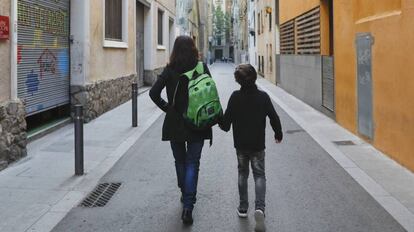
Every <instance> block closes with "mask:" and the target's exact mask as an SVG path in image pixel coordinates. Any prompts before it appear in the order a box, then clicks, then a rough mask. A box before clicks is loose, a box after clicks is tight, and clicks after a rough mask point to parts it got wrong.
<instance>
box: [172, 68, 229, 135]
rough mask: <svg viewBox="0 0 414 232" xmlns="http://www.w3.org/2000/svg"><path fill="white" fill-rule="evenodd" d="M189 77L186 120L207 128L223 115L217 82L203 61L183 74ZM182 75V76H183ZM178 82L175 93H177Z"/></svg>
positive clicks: (192, 125) (199, 127)
mask: <svg viewBox="0 0 414 232" xmlns="http://www.w3.org/2000/svg"><path fill="white" fill-rule="evenodd" d="M181 76H182V77H184V78H188V80H189V82H188V105H187V108H186V110H185V112H184V113H183V117H184V120H185V121H186V122H187V124H189V126H190V127H192V128H193V129H201V130H202V129H207V128H210V127H212V126H214V125H215V124H217V122H218V120H219V119H220V117H221V116H222V115H223V110H222V107H221V104H220V98H219V95H218V91H217V87H216V83H215V82H214V80H213V78H212V77H211V76H210V75H209V74H207V73H205V70H204V64H203V62H198V64H197V66H196V67H195V68H194V69H193V70H190V71H188V72H186V73H184V74H182V75H181ZM182 77H180V78H182ZM179 83H180V82H178V84H177V87H176V90H175V94H174V102H175V95H176V94H177V89H178V85H179Z"/></svg>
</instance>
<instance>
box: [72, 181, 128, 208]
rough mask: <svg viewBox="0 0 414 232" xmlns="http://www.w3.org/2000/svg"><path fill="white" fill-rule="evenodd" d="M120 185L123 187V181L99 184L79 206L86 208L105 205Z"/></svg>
mask: <svg viewBox="0 0 414 232" xmlns="http://www.w3.org/2000/svg"><path fill="white" fill-rule="evenodd" d="M119 187H121V183H102V184H99V185H98V186H97V187H96V188H95V189H94V190H93V191H92V192H91V193H90V194H89V196H88V197H86V198H85V199H84V200H83V201H82V203H81V204H80V205H79V206H81V207H86V208H93V207H104V206H105V205H106V204H107V203H108V202H109V200H111V198H112V196H113V195H114V194H115V193H116V191H118V189H119Z"/></svg>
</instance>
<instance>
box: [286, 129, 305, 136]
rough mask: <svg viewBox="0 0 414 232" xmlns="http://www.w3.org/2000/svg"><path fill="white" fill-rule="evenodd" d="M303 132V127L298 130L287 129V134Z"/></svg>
mask: <svg viewBox="0 0 414 232" xmlns="http://www.w3.org/2000/svg"><path fill="white" fill-rule="evenodd" d="M302 132H305V130H303V129H298V130H287V131H286V134H291V135H292V134H296V133H302Z"/></svg>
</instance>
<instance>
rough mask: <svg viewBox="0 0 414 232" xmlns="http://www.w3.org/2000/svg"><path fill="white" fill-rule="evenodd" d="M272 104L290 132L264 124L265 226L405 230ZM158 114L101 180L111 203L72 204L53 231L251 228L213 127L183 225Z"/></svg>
mask: <svg viewBox="0 0 414 232" xmlns="http://www.w3.org/2000/svg"><path fill="white" fill-rule="evenodd" d="M232 72H233V67H232V66H231V65H228V64H216V65H215V66H214V67H213V69H212V73H213V76H214V77H215V78H216V79H217V83H218V86H219V91H220V94H221V96H222V101H223V102H227V100H228V97H229V96H230V94H231V92H232V91H233V90H235V89H237V88H238V86H237V84H236V83H234V81H233V77H232ZM224 105H226V104H224ZM275 107H276V109H277V112H278V113H279V116H280V117H281V120H282V125H283V130H284V131H291V130H295V131H296V132H295V133H293V134H287V133H285V140H284V141H283V143H282V144H280V145H278V144H275V143H274V142H273V140H272V138H273V133H272V131H271V129H270V126H268V127H267V128H268V129H267V139H268V141H267V150H266V175H267V199H266V200H267V202H266V203H267V208H266V214H267V215H266V224H267V231H270V232H276V231H281V232H299V231H304V232H305V231H306V232H312V231H315V232H325V231H326V232H342V231H344V232H348V231H349V232H365V231H367V232H368V231H373V232H374V231H375V232H386V231H390V232H399V231H405V230H404V229H403V228H402V227H401V226H400V225H399V224H398V223H397V222H396V221H395V220H394V219H393V218H392V216H390V215H389V214H388V213H387V212H386V211H385V210H384V209H383V208H382V207H381V206H380V205H379V204H378V203H377V202H376V201H375V200H374V199H373V198H372V197H371V196H370V195H369V194H368V193H367V192H366V191H365V190H364V189H363V188H362V187H361V186H360V185H359V184H358V183H356V182H355V181H354V180H353V179H352V178H351V177H350V176H349V175H348V174H347V173H346V172H345V171H344V170H343V169H342V168H341V167H340V166H339V165H338V164H337V163H336V162H335V161H334V160H333V159H332V158H331V157H330V156H329V154H327V153H326V152H325V151H324V150H323V149H322V148H321V147H320V146H319V145H318V144H317V143H316V142H315V141H314V140H313V139H312V138H311V137H310V136H309V135H308V134H307V133H306V132H304V131H302V130H301V128H300V127H299V126H298V125H297V124H296V123H295V122H294V121H293V120H292V119H291V118H290V117H289V116H288V115H287V114H286V113H285V112H284V111H283V110H282V109H281V108H280V107H278V106H277V105H275ZM163 118H164V116H162V117H161V118H160V119H159V120H157V121H156V123H154V125H153V126H152V127H151V128H150V129H149V130H148V131H147V132H146V133H145V134H144V135H143V136H142V137H141V139H139V140H138V141H137V143H136V144H135V145H134V146H133V147H132V148H131V149H130V150H129V151H128V153H127V154H125V155H124V157H123V158H122V159H121V160H120V161H119V162H118V163H117V164H116V165H115V166H114V167H113V168H112V169H111V171H110V172H109V173H107V174H106V175H105V176H104V178H103V179H102V180H101V182H122V186H121V187H120V189H119V190H118V192H117V193H116V195H115V196H114V197H113V198H112V199H111V201H110V202H109V203H108V204H107V205H106V206H105V207H103V208H92V209H88V208H80V207H77V208H74V209H73V210H72V211H71V212H70V213H69V214H68V215H67V216H66V217H65V218H64V219H63V220H62V221H61V222H60V223H59V224H58V225H57V226H56V227H55V229H54V231H71V232H78V231H100V232H106V231H108V232H115V231H128V232H129V231H131V232H132V231H137V232H141V231H142V232H147V231H148V232H180V231H199V232H210V231H220V232H230V231H234V232H245V231H253V227H254V218H253V211H252V210H251V211H249V218H248V219H239V218H238V216H237V215H236V207H237V205H238V191H237V161H236V156H235V150H234V148H233V141H232V135H231V133H229V134H226V133H224V132H222V131H220V130H219V129H218V128H215V130H214V145H213V147H211V148H210V147H209V146H208V142H206V144H205V147H204V151H203V155H202V160H201V168H200V177H199V188H198V196H197V199H198V201H197V204H196V207H195V211H194V215H193V216H194V220H195V222H194V225H193V226H192V227H184V226H183V225H182V223H181V220H180V215H181V203H180V201H179V197H180V194H179V191H178V188H177V187H176V177H175V170H174V160H173V157H172V153H171V150H170V146H169V144H168V143H165V142H161V126H162V121H163ZM252 179H253V178H252V176H251V177H250V183H249V188H250V189H249V191H250V195H249V198H250V204H251V206H253V205H254V190H253V181H252Z"/></svg>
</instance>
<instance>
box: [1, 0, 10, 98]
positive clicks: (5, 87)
mask: <svg viewBox="0 0 414 232" xmlns="http://www.w3.org/2000/svg"><path fill="white" fill-rule="evenodd" d="M0 15H3V16H10V0H0ZM0 54H1V55H0V101H5V100H8V99H9V98H10V40H6V41H4V40H2V41H0Z"/></svg>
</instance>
